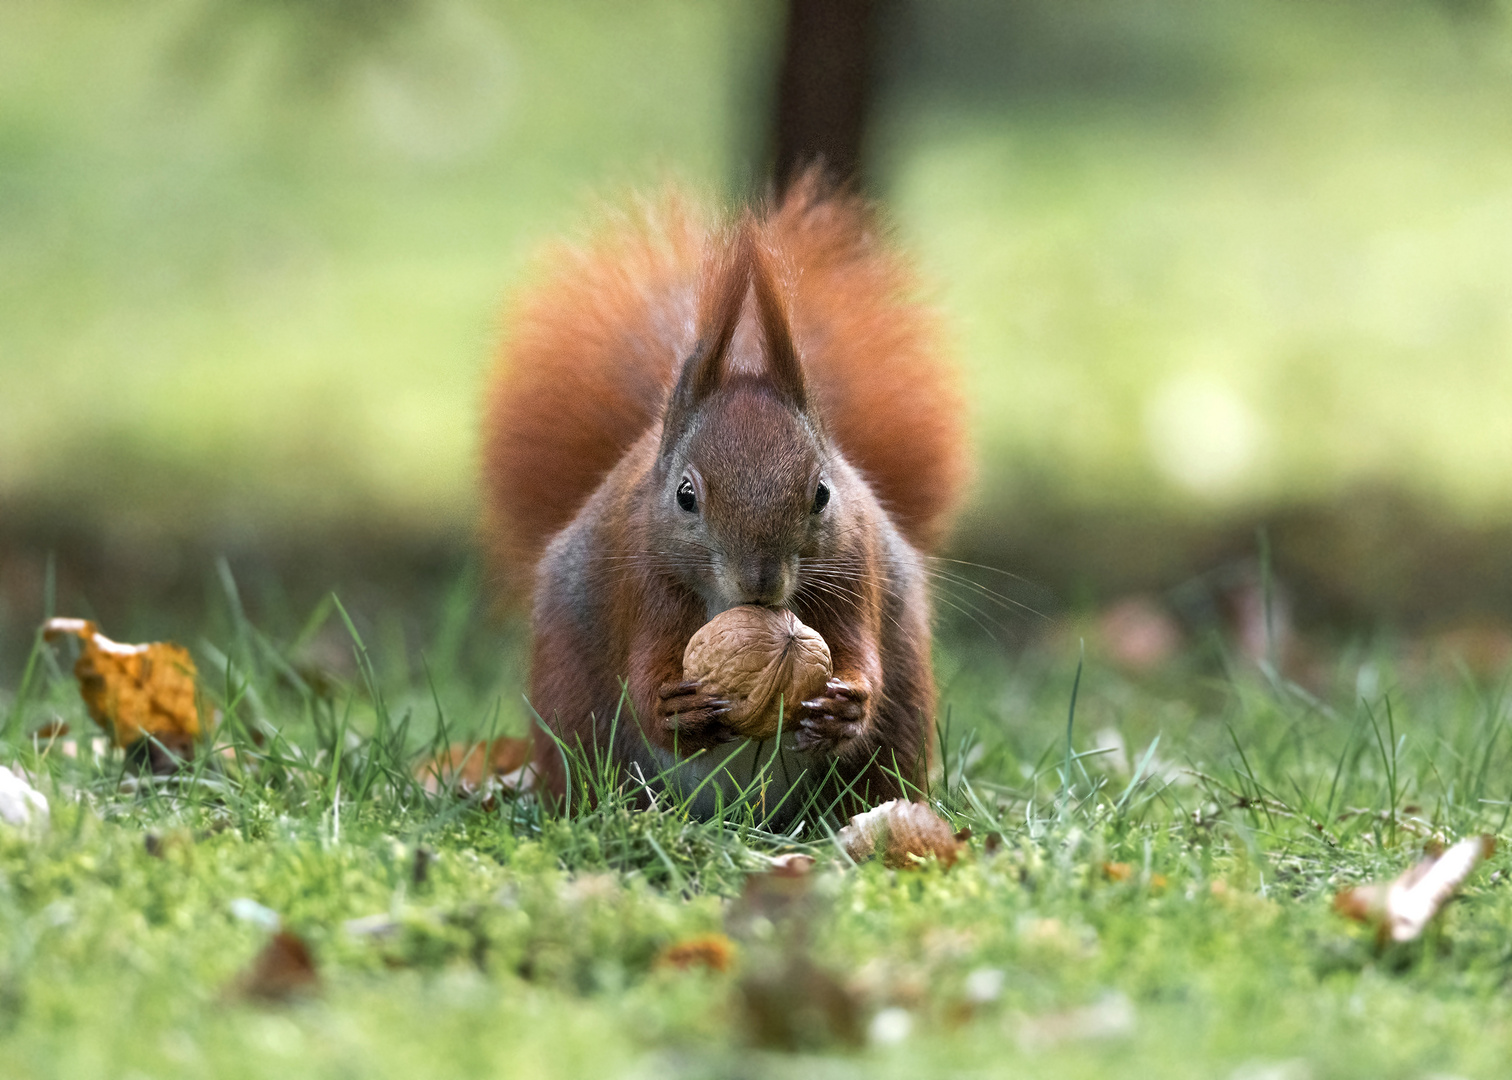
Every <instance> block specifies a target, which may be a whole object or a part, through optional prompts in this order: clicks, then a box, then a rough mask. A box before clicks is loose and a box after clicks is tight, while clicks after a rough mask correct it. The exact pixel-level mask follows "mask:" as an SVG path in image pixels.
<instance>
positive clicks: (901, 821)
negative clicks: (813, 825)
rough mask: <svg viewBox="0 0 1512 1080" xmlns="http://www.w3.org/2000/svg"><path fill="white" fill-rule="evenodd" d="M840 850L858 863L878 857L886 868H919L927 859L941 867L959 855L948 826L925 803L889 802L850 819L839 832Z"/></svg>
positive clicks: (895, 800)
mask: <svg viewBox="0 0 1512 1080" xmlns="http://www.w3.org/2000/svg"><path fill="white" fill-rule="evenodd" d="M839 840H840V846H841V847H842V848H844V849H845V853H846V854H847V855H849V856H850V857H851V858H852V859H854V860H856V861H857V862H860V861H862V860H863V859H869V858H871V857H872V856H873V855H877V854H880V855H881V856H882V861H883V862H884V863H886V864H887V865H888V866H891V867H894V868H898V869H902V868H909V867H914V866H918V865H920V864H921V863H923V862H924V861H925V860H926V859H927V858H928V857H929V856H931V855H933V856H935V857H936V858H937V859H939V861H940V863H941V864H942V865H944V866H951V865H953V864H954V863H955V861H956V859H957V857H958V856H959V855H960V852H961V847H962V844H961V841H959V840H957V839H956V837H955V834H954V833H953V832H952V831H951V828H950V825H949V824H948V823H947V822H946V821H945V819H944V818H942V817H940V815H939V814H937V813H935V812H934V810H933V809H931V808H930V807H929V806H928V805H927V804H925V803H916V802H905V801H904V800H902V799H891V800H889V801H888V802H885V803H883V804H882V805H881V806H877V807H873V808H872V809H870V810H867V811H866V812H865V813H861V814H857V815H855V816H854V817H852V818H851V819H850V824H849V825H847V826H846V827H845V828H843V829H841V830H840V835H839Z"/></svg>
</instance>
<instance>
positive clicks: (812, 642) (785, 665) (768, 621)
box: [683, 604, 832, 739]
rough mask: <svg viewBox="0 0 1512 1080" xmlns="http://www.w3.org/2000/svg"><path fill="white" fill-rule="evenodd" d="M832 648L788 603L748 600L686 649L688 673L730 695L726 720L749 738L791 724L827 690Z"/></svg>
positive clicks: (709, 687) (764, 735) (713, 690)
mask: <svg viewBox="0 0 1512 1080" xmlns="http://www.w3.org/2000/svg"><path fill="white" fill-rule="evenodd" d="M831 670H832V668H831V666H830V651H829V646H828V645H826V644H825V642H824V638H823V637H821V636H820V635H819V632H818V631H817V630H815V629H813V628H812V627H809V626H805V625H804V624H803V623H802V622H800V621H799V619H798V616H796V615H794V614H793V613H792V612H791V611H788V610H786V609H783V608H766V607H756V606H755V605H753V604H742V605H741V606H740V607H733V608H730V609H729V610H728V611H723V612H720V614H718V615H716V616H715V617H714V618H712V619H710V620H709V621H708V622H707V623H705V624H704V625H703V626H702V627H700V628H699V631H698V633H696V634H694V635H693V639H692V640H691V641H689V642H688V647H687V649H686V650H684V652H683V678H685V679H693V680H697V681H698V682H699V683H701V684H702V685H703V688H704V690H705V692H707V693H710V694H715V695H718V696H720V697H723V698H726V699H727V700H729V702H730V711H729V714H728V716H727V717H726V718H725V723H726V724H727V725H729V727H730V728H731V730H733V731H734V732H736V734H738V735H742V736H744V737H745V738H748V739H769V738H771V737H772V736H773V735H775V734H777V728H778V702H779V700H780V701H781V702H783V703H784V704H783V706H782V715H783V720H782V726H784V727H788V728H791V727H792V726H793V724H792V719H791V718H792V715H793V711H794V709H795V708H796V706H797V704H798V702H800V701H804V700H806V699H808V698H811V697H815V696H817V695H818V694H820V693H822V692H823V690H824V687H825V684H826V683H827V682H828V681H829V677H830V672H831Z"/></svg>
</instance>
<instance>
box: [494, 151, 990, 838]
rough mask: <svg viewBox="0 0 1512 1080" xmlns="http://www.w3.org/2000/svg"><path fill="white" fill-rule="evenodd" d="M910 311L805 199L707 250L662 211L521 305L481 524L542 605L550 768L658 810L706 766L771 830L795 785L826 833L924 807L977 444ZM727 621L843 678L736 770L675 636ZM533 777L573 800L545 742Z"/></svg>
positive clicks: (801, 187)
mask: <svg viewBox="0 0 1512 1080" xmlns="http://www.w3.org/2000/svg"><path fill="white" fill-rule="evenodd" d="M914 291H915V286H914V282H913V278H912V275H911V273H910V271H909V269H908V267H907V265H906V264H905V263H904V262H903V261H902V260H901V259H900V258H899V257H898V256H897V255H895V254H894V253H893V252H892V251H890V250H889V249H888V247H887V246H886V245H885V243H884V242H883V238H882V237H881V236H880V234H879V229H878V224H877V221H876V218H875V215H874V213H873V211H872V210H871V209H870V208H869V207H868V206H867V205H866V204H865V203H863V202H862V201H861V200H860V199H859V198H857V197H855V196H852V195H848V194H841V193H837V192H834V191H831V190H827V189H826V188H825V186H824V185H823V183H822V182H821V180H820V178H819V177H818V176H816V175H809V176H807V177H805V178H803V179H801V180H800V181H799V182H798V183H796V184H795V185H793V187H792V188H791V189H790V191H789V193H788V194H787V195H786V197H784V198H783V199H782V200H781V201H779V202H777V203H775V204H773V205H771V206H768V207H765V208H762V209H757V210H749V209H748V210H746V211H745V212H744V213H743V214H742V215H741V216H740V217H738V218H737V219H735V220H734V221H733V222H726V223H724V224H722V225H721V224H715V225H707V224H704V222H703V221H702V220H701V219H700V217H699V215H698V214H697V213H695V212H694V211H693V210H692V209H690V208H689V204H688V203H686V202H685V201H681V200H678V199H675V198H669V199H668V200H666V201H665V203H664V204H663V205H660V206H657V207H654V208H647V207H642V208H641V209H640V210H639V211H638V212H636V213H634V214H628V215H623V216H621V217H619V218H618V219H616V220H615V221H614V222H613V223H612V224H611V225H610V226H609V227H608V228H606V229H605V230H604V231H603V232H602V234H601V235H600V236H599V237H598V238H597V240H596V241H595V242H593V243H592V244H591V245H590V246H588V247H587V248H586V249H576V250H565V251H561V252H558V254H557V256H556V258H555V259H554V261H552V262H549V263H548V266H547V271H546V273H545V275H544V276H543V278H542V279H541V280H540V281H538V283H536V284H535V285H534V286H533V287H532V288H530V289H528V290H527V291H526V292H525V293H524V294H523V295H522V297H521V298H520V299H519V300H518V302H517V308H516V311H515V318H514V320H513V325H512V332H511V334H510V336H509V339H508V340H507V342H506V344H505V347H504V349H503V354H502V356H501V360H500V365H499V370H498V373H497V375H496V376H495V378H494V380H493V382H492V384H491V386H490V389H489V395H488V399H487V403H486V417H485V429H484V481H485V506H486V510H485V525H486V531H487V536H488V538H489V540H490V546H491V548H492V554H493V556H494V558H495V561H496V565H497V566H498V567H499V568H500V569H501V570H502V571H503V572H504V573H505V574H506V575H507V576H508V578H509V579H510V581H511V582H512V584H513V587H514V588H515V590H516V591H518V592H523V591H525V590H526V589H528V590H529V592H530V595H531V634H532V640H531V651H530V679H529V701H530V704H531V706H532V707H533V708H534V710H535V712H536V713H537V715H538V716H539V717H540V718H541V719H542V720H543V721H544V723H545V724H547V725H548V726H549V727H550V729H551V731H552V732H553V733H554V734H555V735H556V736H557V738H558V739H560V740H561V743H562V744H563V745H565V746H567V747H581V748H582V749H583V750H584V751H585V752H586V755H585V756H586V758H587V760H598V761H602V760H604V759H605V757H606V756H607V758H608V760H609V761H611V762H613V764H614V765H616V766H618V767H619V768H620V769H622V770H625V771H626V772H628V774H629V778H630V781H631V782H636V783H641V784H645V785H646V790H647V792H648V793H650V797H651V798H653V799H654V798H655V797H656V795H655V792H656V791H657V790H658V788H661V787H665V786H668V785H670V786H674V787H676V786H682V787H683V790H684V791H685V792H686V791H691V790H693V789H694V788H695V787H698V785H699V782H700V781H701V780H702V779H703V778H705V777H706V776H708V774H709V773H710V771H712V770H714V769H715V768H716V766H723V771H722V772H721V775H720V776H719V777H717V779H718V780H719V781H720V783H721V784H722V785H723V786H722V788H721V791H722V793H723V797H724V798H726V799H728V798H730V797H731V793H732V792H734V791H736V790H738V789H739V788H740V786H741V785H742V784H745V783H749V781H750V779H751V777H752V776H754V775H757V769H758V767H759V766H760V764H761V763H762V762H763V761H764V762H765V763H766V765H767V766H768V769H767V772H766V773H763V774H761V775H762V776H763V777H779V778H780V779H779V781H778V783H777V789H776V790H775V791H770V792H768V793H767V794H766V795H765V798H766V799H767V800H768V802H767V805H768V809H771V806H772V800H773V798H774V797H775V798H777V801H779V802H780V801H781V798H780V795H781V793H782V792H785V791H786V790H787V789H788V788H790V787H793V786H795V785H796V786H798V787H800V788H804V789H805V790H807V791H808V792H809V793H810V794H814V795H817V796H819V797H820V798H821V799H823V800H824V804H823V805H824V806H828V807H830V808H834V807H837V806H839V807H852V806H854V807H858V808H859V806H861V805H873V804H875V803H876V802H879V801H882V800H885V799H890V798H898V797H903V798H914V797H918V796H919V795H920V793H921V792H922V790H923V788H924V784H925V780H926V775H927V769H928V763H929V757H930V753H931V749H932V742H933V735H934V710H935V701H934V698H935V688H934V679H933V674H932V671H931V660H930V625H931V608H930V597H929V589H928V569H927V567H926V563H925V557H926V555H927V553H928V552H929V551H931V550H932V549H933V548H934V547H935V546H936V545H937V544H938V543H939V541H940V539H941V536H942V534H943V532H944V529H945V526H946V524H947V519H948V517H949V515H950V513H951V511H952V509H953V507H954V506H955V504H956V502H957V499H958V496H959V494H960V490H961V487H962V483H963V480H964V474H965V442H964V410H963V406H962V402H961V398H960V395H959V393H958V391H957V389H956V387H955V382H954V376H953V371H952V369H951V367H950V366H949V365H948V364H947V363H946V362H945V361H944V358H943V354H942V350H941V348H940V345H939V332H938V328H937V325H936V322H935V319H934V318H933V316H932V315H931V313H930V312H929V311H928V310H927V309H926V308H925V307H924V306H923V305H922V304H920V303H919V302H917V301H916V300H915V299H914ZM738 604H765V605H771V606H778V607H786V608H789V609H791V610H792V611H793V612H794V613H795V614H796V615H797V616H798V617H799V618H800V619H801V620H802V621H803V622H805V623H807V624H808V625H810V626H812V627H813V628H814V629H816V630H818V631H819V632H820V633H821V634H822V635H823V636H824V639H825V641H826V642H827V643H828V644H829V647H830V651H831V654H832V657H833V664H834V676H833V678H832V679H831V680H830V681H829V683H828V685H827V687H826V688H825V690H824V691H823V693H822V694H820V696H818V697H817V698H814V699H811V700H808V701H803V702H792V703H788V705H787V708H788V715H789V717H790V719H789V721H788V722H786V723H785V724H784V732H783V734H782V736H781V740H780V741H781V743H782V744H783V745H782V746H780V747H770V746H768V747H765V749H764V751H763V747H762V746H759V745H758V746H750V745H748V746H746V747H744V748H736V747H734V746H732V747H730V748H729V749H726V748H725V746H724V744H725V743H727V742H729V741H730V740H731V733H730V732H729V730H728V729H726V728H725V727H724V726H723V725H722V724H721V716H722V715H723V714H724V712H725V710H726V708H727V706H728V702H726V701H723V700H721V699H719V698H717V697H715V696H713V695H711V694H710V693H707V692H705V690H704V688H702V687H700V686H699V685H698V684H696V683H693V682H689V681H686V680H685V679H684V678H683V672H682V656H683V650H684V648H685V647H686V646H687V644H688V640H689V638H690V637H691V636H692V635H693V633H694V632H695V631H696V630H697V629H698V628H699V627H700V626H701V625H703V623H705V622H706V621H707V620H708V619H710V618H712V617H713V616H714V615H717V614H718V613H719V612H721V611H724V610H725V609H727V608H730V607H732V606H735V605H738ZM736 750H738V751H739V752H738V753H736V754H734V755H733V760H731V759H732V751H736ZM763 752H765V754H766V757H765V758H763V757H762V755H763ZM534 764H535V768H536V770H537V773H538V779H537V787H538V789H539V790H542V791H543V792H545V793H547V795H548V797H549V796H553V795H554V796H555V797H556V798H558V799H560V798H561V797H562V796H563V794H564V792H565V791H566V789H567V787H568V785H569V783H572V784H573V785H574V786H576V781H572V780H570V779H569V775H568V773H569V771H570V768H571V766H570V765H569V763H568V756H567V755H564V753H563V751H562V746H561V745H558V742H557V740H556V739H550V738H541V737H537V740H536V752H535V760H534ZM714 788H715V785H710V784H704V785H703V786H702V788H701V790H700V794H699V798H698V799H696V800H695V812H697V813H700V814H704V815H708V814H710V813H713V812H714V810H715V808H716V805H717V803H718V801H719V797H720V796H719V795H718V794H716V793H715V790H714ZM573 797H574V798H576V797H579V796H578V795H577V794H576V793H574V795H573ZM802 802H803V800H801V799H787V800H786V803H785V804H784V805H786V807H787V809H786V810H785V811H783V812H782V813H779V814H778V815H777V819H778V820H782V819H783V818H784V815H787V816H791V815H792V814H794V813H796V812H797V807H798V806H799V805H801V804H802ZM810 805H812V803H811V804H810ZM821 809H822V807H821Z"/></svg>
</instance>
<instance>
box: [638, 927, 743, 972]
mask: <svg viewBox="0 0 1512 1080" xmlns="http://www.w3.org/2000/svg"><path fill="white" fill-rule="evenodd" d="M656 966H657V967H661V968H676V969H677V970H678V971H688V970H690V969H692V968H695V967H702V968H708V969H709V970H710V971H729V970H730V968H732V967H734V966H735V943H734V942H732V941H731V940H730V939H729V938H727V937H725V936H724V935H723V934H699V935H698V936H696V937H690V938H684V939H683V940H681V941H674V942H673V943H672V944H671V945H668V946H667V947H666V948H665V949H663V950H662V952H661V955H660V956H658V957H657V958H656Z"/></svg>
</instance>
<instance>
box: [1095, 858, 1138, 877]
mask: <svg viewBox="0 0 1512 1080" xmlns="http://www.w3.org/2000/svg"><path fill="white" fill-rule="evenodd" d="M1102 871H1103V877H1105V878H1107V879H1108V880H1109V881H1128V880H1129V879H1130V878H1131V877H1133V876H1134V867H1133V866H1131V865H1130V864H1129V863H1126V862H1105V863H1103V864H1102Z"/></svg>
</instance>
